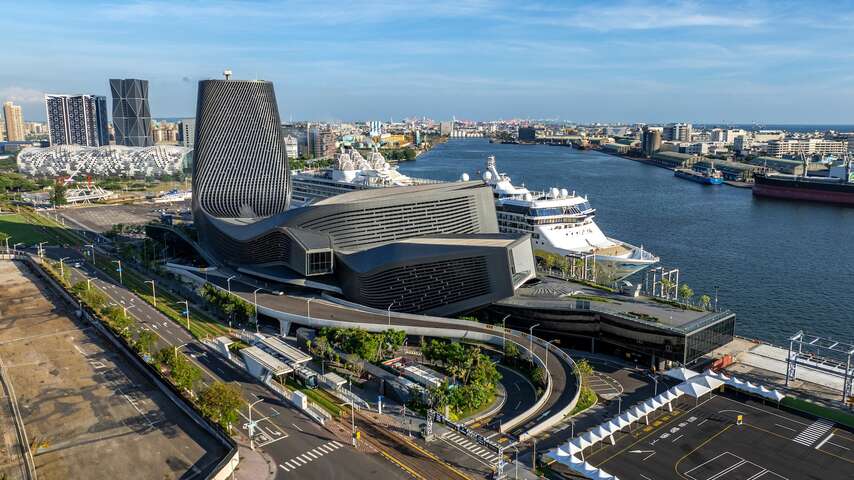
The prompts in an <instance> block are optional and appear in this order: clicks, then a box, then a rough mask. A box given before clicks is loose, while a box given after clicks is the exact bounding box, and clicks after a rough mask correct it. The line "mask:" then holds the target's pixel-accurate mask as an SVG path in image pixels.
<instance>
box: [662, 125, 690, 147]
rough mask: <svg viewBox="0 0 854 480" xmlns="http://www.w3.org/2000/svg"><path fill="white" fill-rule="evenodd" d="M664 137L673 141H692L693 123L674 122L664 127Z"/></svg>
mask: <svg viewBox="0 0 854 480" xmlns="http://www.w3.org/2000/svg"><path fill="white" fill-rule="evenodd" d="M662 133H663V134H662V139H663V140H669V141H672V142H688V141H691V124H690V123H672V124H670V125H668V126H666V127H664V131H663V132H662Z"/></svg>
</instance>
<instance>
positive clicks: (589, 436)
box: [581, 430, 602, 445]
mask: <svg viewBox="0 0 854 480" xmlns="http://www.w3.org/2000/svg"><path fill="white" fill-rule="evenodd" d="M581 439H582V440H585V441H587V443H589V444H590V445H594V444H595V443H596V442H598V441H599V440H602V437H600V436H599V435H596V433H595V432H594V431H593V430H589V431H587V432H584V434H583V435H581Z"/></svg>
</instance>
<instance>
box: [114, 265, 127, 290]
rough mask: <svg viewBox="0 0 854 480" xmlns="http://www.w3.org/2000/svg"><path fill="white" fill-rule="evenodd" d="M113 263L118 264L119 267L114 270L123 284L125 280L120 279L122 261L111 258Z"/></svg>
mask: <svg viewBox="0 0 854 480" xmlns="http://www.w3.org/2000/svg"><path fill="white" fill-rule="evenodd" d="M113 263H115V264H117V265H118V266H119V268H117V269H116V271H117V272H119V283H120V284H122V285H124V284H125V282H124V280H123V279H122V261H121V260H113Z"/></svg>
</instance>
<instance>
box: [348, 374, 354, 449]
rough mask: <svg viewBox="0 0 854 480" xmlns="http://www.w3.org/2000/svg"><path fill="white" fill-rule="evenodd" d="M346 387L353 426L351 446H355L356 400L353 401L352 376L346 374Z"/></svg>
mask: <svg viewBox="0 0 854 480" xmlns="http://www.w3.org/2000/svg"><path fill="white" fill-rule="evenodd" d="M347 388H349V389H350V422H351V424H352V426H353V447H355V446H356V402H354V401H353V376H352V375H349V376H347Z"/></svg>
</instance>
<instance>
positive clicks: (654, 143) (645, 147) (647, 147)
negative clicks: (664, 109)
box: [641, 127, 661, 157]
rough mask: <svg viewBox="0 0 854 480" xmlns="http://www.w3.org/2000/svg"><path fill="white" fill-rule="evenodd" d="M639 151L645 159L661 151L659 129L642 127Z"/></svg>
mask: <svg viewBox="0 0 854 480" xmlns="http://www.w3.org/2000/svg"><path fill="white" fill-rule="evenodd" d="M641 150H642V151H643V154H644V155H646V156H647V157H651V156H652V155H653V154H654V153H655V152H657V151H659V150H661V129H660V128H655V127H644V129H643V135H642V136H641Z"/></svg>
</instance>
